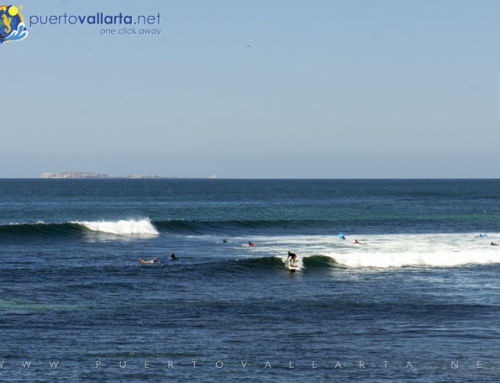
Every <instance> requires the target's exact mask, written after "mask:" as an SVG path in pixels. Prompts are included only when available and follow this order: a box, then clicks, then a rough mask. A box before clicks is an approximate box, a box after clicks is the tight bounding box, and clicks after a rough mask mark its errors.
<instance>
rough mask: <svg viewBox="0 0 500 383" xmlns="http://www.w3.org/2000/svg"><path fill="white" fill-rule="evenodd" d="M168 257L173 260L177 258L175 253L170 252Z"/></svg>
mask: <svg viewBox="0 0 500 383" xmlns="http://www.w3.org/2000/svg"><path fill="white" fill-rule="evenodd" d="M170 259H172V260H173V261H176V260H178V259H179V258H177V256H176V255H175V253H172V255H171V256H170Z"/></svg>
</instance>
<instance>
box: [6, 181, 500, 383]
mask: <svg viewBox="0 0 500 383" xmlns="http://www.w3.org/2000/svg"><path fill="white" fill-rule="evenodd" d="M499 218H500V181H499V180H446V181H445V180H421V181H418V180H413V181H412V180H398V181H395V180H364V181H363V180H317V181H315V180H307V181H305V180H304V181H299V180H253V181H247V180H1V181H0V256H1V258H2V260H3V262H2V265H1V266H0V292H1V295H0V326H1V328H0V365H2V362H3V367H2V368H1V369H0V381H5V382H27V381H30V382H31V381H33V382H35V381H49V382H79V381H81V382H97V381H100V382H101V381H102V382H124V381H126V382H160V381H172V382H192V381H194V382H219V381H227V382H409V381H411V382H445V381H447V382H498V381H499V378H500V316H499V312H500V311H499V308H500V297H499V292H500V283H499V282H498V273H499V272H500V250H498V248H500V246H498V247H496V246H491V245H490V243H491V242H500V219H499ZM339 232H342V233H343V234H344V235H345V236H346V237H347V239H346V240H341V239H339V237H338V233H339ZM479 234H483V235H488V237H485V238H480V237H479ZM223 238H224V239H226V240H228V243H223V242H222V239H223ZM355 238H356V239H358V238H359V239H360V241H361V242H362V243H364V245H360V246H358V245H354V244H353V240H354V239H355ZM249 241H252V242H254V243H255V246H254V247H249V246H244V245H245V244H247V243H248V242H249ZM288 250H292V251H294V252H296V253H298V255H299V265H300V269H299V270H298V271H297V272H295V273H290V272H289V271H288V270H287V267H286V265H285V263H284V261H285V260H286V254H287V251H288ZM172 252H175V253H176V254H177V256H178V258H179V259H178V260H176V261H173V260H170V259H169V256H170V254H171V253H172ZM154 257H157V258H158V259H159V262H158V263H156V264H141V263H139V261H138V259H139V258H142V259H145V260H151V259H153V258H154ZM23 361H24V362H26V361H31V365H30V367H29V368H28V367H23V364H22V363H23ZM50 361H52V362H53V361H59V365H58V367H57V368H51V367H50V365H49V362H50ZM193 361H196V362H193ZM478 361H479V363H480V366H482V368H478ZM452 362H453V363H454V364H453V365H452ZM120 363H121V366H120ZM409 363H410V364H409ZM457 363H458V368H456V366H457ZM194 364H195V365H196V367H194ZM146 365H147V366H149V368H146ZM125 366H126V367H125ZM222 366H223V367H222ZM244 366H246V367H244ZM291 366H292V367H294V368H290V367H291ZM363 366H364V368H363ZM219 367H222V368H219ZM313 367H314V368H313Z"/></svg>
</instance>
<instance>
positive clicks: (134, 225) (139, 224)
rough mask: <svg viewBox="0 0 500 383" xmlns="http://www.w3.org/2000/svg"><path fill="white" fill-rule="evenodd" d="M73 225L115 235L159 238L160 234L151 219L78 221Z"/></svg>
mask: <svg viewBox="0 0 500 383" xmlns="http://www.w3.org/2000/svg"><path fill="white" fill-rule="evenodd" d="M72 223H76V224H79V225H82V226H84V227H86V228H87V229H89V230H92V231H98V232H101V233H108V234H115V235H146V236H157V235H158V234H159V233H158V230H156V228H155V227H154V225H153V224H152V223H151V221H150V220H149V218H143V219H138V220H135V219H128V220H119V221H76V222H72Z"/></svg>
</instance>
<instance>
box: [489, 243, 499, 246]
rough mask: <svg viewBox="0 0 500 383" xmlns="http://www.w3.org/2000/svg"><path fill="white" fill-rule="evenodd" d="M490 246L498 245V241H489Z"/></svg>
mask: <svg viewBox="0 0 500 383" xmlns="http://www.w3.org/2000/svg"><path fill="white" fill-rule="evenodd" d="M490 246H498V243H495V242H491V243H490Z"/></svg>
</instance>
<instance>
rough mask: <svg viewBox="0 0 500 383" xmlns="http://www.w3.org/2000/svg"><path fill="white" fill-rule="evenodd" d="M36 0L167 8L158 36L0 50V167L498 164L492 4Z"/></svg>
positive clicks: (371, 169) (356, 171) (451, 171)
mask: <svg viewBox="0 0 500 383" xmlns="http://www.w3.org/2000/svg"><path fill="white" fill-rule="evenodd" d="M41 3H42V2H41V1H38V0H37V1H34V0H32V1H23V2H20V4H22V5H23V15H24V17H25V20H27V19H29V17H30V16H31V15H44V16H45V15H52V14H54V15H60V14H64V12H66V13H67V14H75V15H87V14H93V13H96V12H98V11H101V12H104V13H110V14H116V13H119V12H120V11H121V12H123V13H124V14H131V15H140V14H145V15H149V14H157V13H158V12H159V13H160V14H161V24H160V25H158V26H153V27H155V28H161V34H160V36H159V37H152V36H148V37H140V36H103V35H101V34H100V33H99V30H100V28H99V27H98V26H89V25H72V26H70V25H60V26H56V25H45V26H42V25H34V26H31V27H29V25H28V29H29V32H30V35H29V36H28V38H27V39H26V40H23V41H20V42H11V43H6V44H3V45H2V46H0V61H1V70H2V72H3V73H2V85H3V86H2V89H3V92H2V93H3V95H2V101H3V102H2V107H3V111H2V112H3V113H2V122H1V123H0V126H1V129H0V134H1V136H0V177H38V176H39V174H40V173H42V172H45V171H59V170H90V171H99V172H105V173H113V174H122V175H126V174H132V173H157V174H160V175H163V176H186V177H193V176H208V175H211V174H217V176H218V177H234V178H246V177H248V178H252V177H272V178H310V177H311V178H380V177H382V178H392V177H395V178H427V177H429V178H433V177H499V175H500V174H499V170H498V168H499V167H498V164H499V163H500V150H498V145H499V142H500V129H499V121H500V117H499V112H498V110H499V105H500V75H499V73H500V72H499V69H498V68H500V49H499V46H500V23H499V21H500V12H499V11H500V3H499V2H497V1H480V2H473V1H423V0H422V1H382V0H380V1H357V0H345V1H320V0H316V1H308V2H306V1H291V0H288V1H284V0H283V1H278V0H275V1H260V0H257V1H255V0H254V1H233V0H210V1H209V0H198V1H195V0H182V1H181V0H179V1H140V2H138V1H135V2H132V1H106V2H102V1H85V2H82V1H70V0H66V1H55V0H54V1H43V4H41ZM103 3H105V4H104V5H103ZM14 4H15V5H17V3H14ZM246 45H251V47H246Z"/></svg>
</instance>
